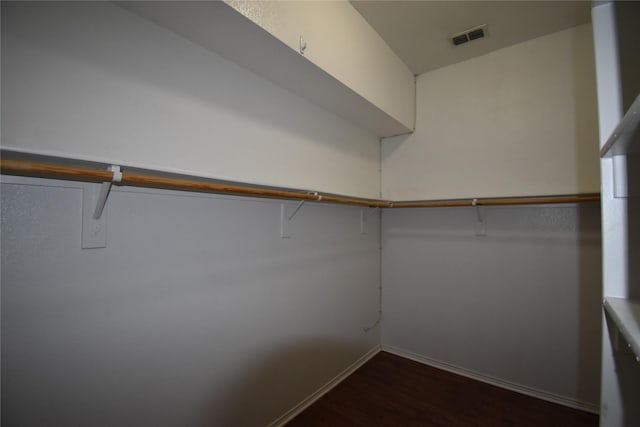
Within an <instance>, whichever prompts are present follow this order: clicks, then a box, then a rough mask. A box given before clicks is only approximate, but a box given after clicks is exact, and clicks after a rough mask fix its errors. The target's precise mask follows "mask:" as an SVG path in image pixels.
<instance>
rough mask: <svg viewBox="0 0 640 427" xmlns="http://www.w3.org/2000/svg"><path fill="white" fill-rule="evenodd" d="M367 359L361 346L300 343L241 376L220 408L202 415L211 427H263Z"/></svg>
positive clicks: (335, 343) (330, 341)
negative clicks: (348, 367)
mask: <svg viewBox="0 0 640 427" xmlns="http://www.w3.org/2000/svg"><path fill="white" fill-rule="evenodd" d="M362 355H363V348H362V346H356V345H354V344H352V343H348V342H344V341H343V342H341V341H339V340H330V339H317V340H308V341H300V342H296V343H293V344H291V345H289V346H287V347H284V348H282V349H280V350H278V351H277V352H274V353H272V354H271V355H269V356H266V357H263V358H261V360H260V361H259V362H257V363H256V364H255V365H254V366H253V367H252V368H249V369H246V370H244V371H243V372H242V373H241V374H239V375H238V376H237V377H236V379H235V381H234V383H233V384H232V385H230V386H229V389H228V394H227V396H226V397H224V398H223V399H219V398H216V400H218V401H221V402H219V403H217V405H219V406H218V408H217V409H213V410H209V411H208V412H206V413H205V415H204V418H205V419H204V420H203V421H204V422H203V423H202V424H204V425H208V426H212V427H213V426H226V427H235V426H238V427H239V426H242V427H251V426H265V425H269V424H270V423H272V422H273V421H275V420H277V419H278V418H280V417H282V416H283V415H285V414H286V413H287V412H288V411H290V410H291V409H293V408H294V407H295V406H296V405H298V404H299V403H301V402H302V401H303V399H306V398H308V397H309V396H311V395H312V394H313V393H314V392H316V391H317V390H318V389H319V388H320V387H321V386H324V385H325V384H326V383H328V382H329V381H331V380H332V379H333V378H335V377H336V376H337V375H338V374H340V373H341V372H342V371H343V370H344V369H345V367H347V366H350V365H351V364H352V363H354V362H355V361H356V360H358V358H359V357H362Z"/></svg>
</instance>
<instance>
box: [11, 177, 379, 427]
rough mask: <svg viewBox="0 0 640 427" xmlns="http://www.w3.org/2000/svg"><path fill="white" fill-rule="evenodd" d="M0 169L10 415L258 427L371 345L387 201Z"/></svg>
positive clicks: (47, 421) (31, 421)
mask: <svg viewBox="0 0 640 427" xmlns="http://www.w3.org/2000/svg"><path fill="white" fill-rule="evenodd" d="M88 185H97V184H81V183H73V182H66V181H47V180H38V179H27V178H13V177H3V184H2V186H1V189H2V200H1V202H2V218H1V221H2V229H1V233H2V234H1V236H2V242H1V243H2V276H1V281H2V425H3V426H5V425H6V426H45V425H46V426H53V425H57V426H69V425H86V426H124V425H130V426H151V425H156V426H205V425H207V426H210V425H219V426H264V425H267V424H268V423H269V422H271V421H273V420H274V419H276V418H278V417H279V416H281V415H283V414H284V413H285V412H286V411H288V410H290V409H291V408H293V407H294V406H295V405H296V404H298V403H299V402H300V401H302V400H303V399H304V398H306V397H308V396H309V395H310V394H312V393H313V392H315V391H316V390H317V389H318V388H320V387H321V386H322V385H323V384H325V383H326V382H327V381H329V380H331V379H332V378H333V377H334V376H335V375H337V374H338V373H340V372H341V371H342V370H343V369H345V367H347V366H349V365H350V364H351V363H353V362H355V361H356V360H357V359H358V358H359V357H361V356H362V355H363V354H365V353H366V352H367V351H369V350H371V349H372V348H375V347H377V346H378V344H379V334H378V330H377V329H374V330H373V331H371V332H369V333H365V332H364V331H363V328H364V327H368V326H371V325H372V324H373V323H374V322H375V320H376V318H377V315H378V287H379V280H378V272H379V251H378V245H379V233H378V229H379V221H378V211H376V210H373V209H371V210H369V209H367V210H366V214H367V217H366V218H367V219H366V223H365V231H366V234H361V233H360V208H357V207H345V206H335V205H317V204H312V203H309V204H306V205H304V206H303V208H302V209H301V210H300V212H299V213H298V214H297V215H296V217H295V218H294V219H293V220H292V223H291V232H292V233H293V236H292V238H291V239H282V238H280V234H279V233H280V223H279V219H280V202H279V201H275V200H260V199H251V200H247V199H240V198H223V197H220V196H208V195H199V194H189V193H177V192H169V191H159V190H132V189H125V188H117V189H115V190H114V192H112V194H111V196H110V197H109V201H108V204H107V212H106V214H107V223H108V227H107V240H108V242H107V247H106V248H104V249H89V250H82V249H80V240H81V238H80V233H81V223H82V220H81V211H82V194H83V190H82V188H86V187H87V186H88Z"/></svg>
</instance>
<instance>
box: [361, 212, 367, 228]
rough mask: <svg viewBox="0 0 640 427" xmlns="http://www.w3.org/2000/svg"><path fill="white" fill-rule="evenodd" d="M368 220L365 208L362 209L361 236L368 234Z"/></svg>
mask: <svg viewBox="0 0 640 427" xmlns="http://www.w3.org/2000/svg"><path fill="white" fill-rule="evenodd" d="M366 219H367V218H366V215H365V213H364V208H360V234H367V231H366V230H365V222H366Z"/></svg>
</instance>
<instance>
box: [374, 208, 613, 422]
mask: <svg viewBox="0 0 640 427" xmlns="http://www.w3.org/2000/svg"><path fill="white" fill-rule="evenodd" d="M482 209H483V211H482V214H483V218H484V220H485V224H486V235H485V236H476V226H477V221H478V219H477V215H476V211H475V209H474V208H471V207H469V208H438V209H397V210H385V211H384V212H383V219H382V224H383V227H382V247H383V248H382V289H383V297H382V300H383V308H384V322H383V330H382V346H383V349H385V348H388V349H390V350H392V351H396V352H399V353H400V354H403V355H405V356H410V357H413V358H415V359H417V360H421V361H423V362H426V363H431V364H434V365H436V366H439V367H444V368H445V369H453V370H454V371H455V372H459V373H463V374H465V375H472V376H474V377H476V378H480V379H482V380H485V381H490V382H493V383H497V384H499V385H501V386H506V387H510V388H513V389H516V390H518V391H522V392H525V393H531V394H533V395H535V396H538V397H543V398H547V399H551V400H554V401H558V402H561V403H564V404H568V405H573V406H579V407H583V408H587V409H591V410H597V407H598V398H599V374H598V370H599V369H598V366H599V364H600V338H599V335H600V334H599V330H600V310H601V307H600V306H601V299H600V291H601V263H600V248H601V241H600V206H599V204H597V203H591V204H582V205H564V206H562V205H551V206H540V207H531V206H529V207H513V206H512V207H484V208H482Z"/></svg>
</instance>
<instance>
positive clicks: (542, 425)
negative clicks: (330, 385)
mask: <svg viewBox="0 0 640 427" xmlns="http://www.w3.org/2000/svg"><path fill="white" fill-rule="evenodd" d="M597 425H598V416H597V415H594V414H591V413H588V412H583V411H579V410H576V409H571V408H567V407H565V406H561V405H556V404H553V403H550V402H547V401H544V400H539V399H535V398H533V397H529V396H525V395H523V394H520V393H515V392H512V391H509V390H505V389H502V388H499V387H495V386H492V385H489V384H485V383H482V382H479V381H475V380H472V379H469V378H466V377H463V376H460V375H455V374H452V373H449V372H446V371H442V370H440V369H436V368H432V367H429V366H426V365H423V364H421V363H418V362H414V361H412V360H408V359H405V358H402V357H399V356H395V355H393V354H390V353H385V352H381V353H379V354H377V355H376V356H375V357H374V358H372V359H371V360H370V361H369V362H367V363H366V364H365V365H364V366H362V367H361V368H360V369H358V370H357V371H356V372H355V373H354V374H352V375H351V376H349V377H348V378H347V379H346V380H344V381H343V382H342V383H340V384H339V385H338V386H336V387H335V388H334V389H333V390H331V391H330V392H329V393H327V394H326V395H325V396H323V397H322V398H321V399H320V400H318V401H317V402H315V403H314V404H313V405H312V406H310V407H309V408H307V409H306V410H305V411H304V412H302V413H301V414H300V415H298V416H297V417H296V418H294V419H293V420H292V421H291V422H290V423H289V424H287V426H288V427H295V426H305V427H313V426H367V427H371V426H447V427H454V426H492V427H494V426H518V427H528V426H532V427H546V426H559V427H560V426H561V427H577V426H580V427H581V426H597Z"/></svg>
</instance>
